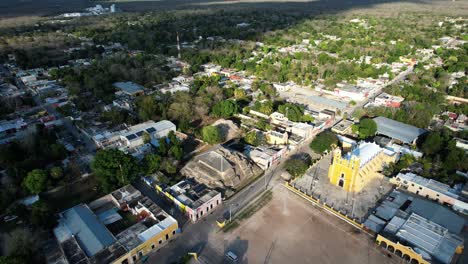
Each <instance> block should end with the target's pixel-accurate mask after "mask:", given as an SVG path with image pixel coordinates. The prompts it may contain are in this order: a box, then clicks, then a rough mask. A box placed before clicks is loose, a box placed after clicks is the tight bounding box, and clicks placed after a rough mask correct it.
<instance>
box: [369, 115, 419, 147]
mask: <svg viewBox="0 0 468 264" xmlns="http://www.w3.org/2000/svg"><path fill="white" fill-rule="evenodd" d="M374 121H375V123H376V124H377V134H381V135H385V136H388V137H391V138H394V139H398V140H400V141H402V142H404V143H412V142H413V141H414V140H415V139H417V138H418V137H419V136H420V135H422V134H424V133H426V130H424V129H421V128H417V127H415V126H411V125H408V124H405V123H401V122H398V121H395V120H392V119H389V118H386V117H383V116H379V117H376V118H374Z"/></svg>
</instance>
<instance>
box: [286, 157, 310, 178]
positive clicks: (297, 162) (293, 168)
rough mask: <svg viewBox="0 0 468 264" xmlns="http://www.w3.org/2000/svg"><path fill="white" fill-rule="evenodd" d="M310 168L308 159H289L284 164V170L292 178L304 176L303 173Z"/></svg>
mask: <svg viewBox="0 0 468 264" xmlns="http://www.w3.org/2000/svg"><path fill="white" fill-rule="evenodd" d="M309 166H310V159H309V160H307V159H306V160H304V159H289V160H287V161H286V163H285V164H284V168H285V169H286V171H287V172H289V174H291V176H293V178H297V177H299V176H302V175H304V173H305V172H306V171H307V169H309Z"/></svg>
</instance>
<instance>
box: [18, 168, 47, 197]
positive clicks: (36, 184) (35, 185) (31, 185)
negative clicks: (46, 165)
mask: <svg viewBox="0 0 468 264" xmlns="http://www.w3.org/2000/svg"><path fill="white" fill-rule="evenodd" d="M23 185H24V187H26V189H27V190H28V191H29V192H30V193H32V194H39V193H41V192H43V191H45V190H46V188H47V172H46V171H45V170H41V169H35V170H32V171H30V172H29V173H28V175H27V176H26V178H25V179H24V181H23Z"/></svg>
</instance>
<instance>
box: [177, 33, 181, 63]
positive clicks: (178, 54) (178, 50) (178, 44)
mask: <svg viewBox="0 0 468 264" xmlns="http://www.w3.org/2000/svg"><path fill="white" fill-rule="evenodd" d="M180 57H181V56H180V40H179V31H177V58H178V59H179V60H180Z"/></svg>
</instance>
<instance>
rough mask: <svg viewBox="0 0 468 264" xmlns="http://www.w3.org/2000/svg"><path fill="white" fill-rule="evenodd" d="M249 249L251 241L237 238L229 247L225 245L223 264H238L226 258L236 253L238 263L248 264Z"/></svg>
mask: <svg viewBox="0 0 468 264" xmlns="http://www.w3.org/2000/svg"><path fill="white" fill-rule="evenodd" d="M248 249H249V241H248V240H244V239H241V238H240V237H236V239H235V240H233V241H231V242H230V243H229V244H228V245H225V249H224V256H225V257H224V261H223V263H236V262H233V261H230V260H229V258H228V257H227V256H226V255H227V254H228V252H232V253H234V254H235V255H236V256H237V258H238V260H237V263H242V264H248V263H249V260H248V258H247V250H248Z"/></svg>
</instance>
